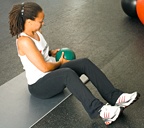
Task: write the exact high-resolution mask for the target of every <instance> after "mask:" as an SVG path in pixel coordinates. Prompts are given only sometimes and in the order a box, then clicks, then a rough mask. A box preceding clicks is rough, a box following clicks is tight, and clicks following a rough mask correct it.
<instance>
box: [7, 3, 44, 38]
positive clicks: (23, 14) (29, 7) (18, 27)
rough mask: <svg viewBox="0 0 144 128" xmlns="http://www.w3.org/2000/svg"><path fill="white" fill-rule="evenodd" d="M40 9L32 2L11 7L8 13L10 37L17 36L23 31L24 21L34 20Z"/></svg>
mask: <svg viewBox="0 0 144 128" xmlns="http://www.w3.org/2000/svg"><path fill="white" fill-rule="evenodd" d="M39 12H42V8H41V7H40V6H39V5H38V4H37V3H34V2H25V3H22V4H16V5H13V8H12V10H11V11H10V12H9V29H10V34H11V35H12V36H17V37H18V35H19V34H20V33H21V32H23V31H24V24H25V21H26V19H31V20H35V18H36V17H37V15H38V13H39Z"/></svg>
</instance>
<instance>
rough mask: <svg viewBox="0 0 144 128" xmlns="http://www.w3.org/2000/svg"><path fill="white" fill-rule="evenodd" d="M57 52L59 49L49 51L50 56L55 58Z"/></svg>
mask: <svg viewBox="0 0 144 128" xmlns="http://www.w3.org/2000/svg"><path fill="white" fill-rule="evenodd" d="M59 50H60V49H54V50H50V52H51V56H53V57H55V56H56V53H57V52H58V51H59Z"/></svg>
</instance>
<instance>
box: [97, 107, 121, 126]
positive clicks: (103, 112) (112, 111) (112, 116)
mask: <svg viewBox="0 0 144 128" xmlns="http://www.w3.org/2000/svg"><path fill="white" fill-rule="evenodd" d="M120 113H121V109H120V107H119V106H111V105H108V104H106V105H104V106H103V107H102V108H101V109H100V117H101V118H102V119H103V120H104V122H105V124H106V125H109V124H111V123H112V122H114V121H115V120H116V119H117V118H118V116H119V115H120Z"/></svg>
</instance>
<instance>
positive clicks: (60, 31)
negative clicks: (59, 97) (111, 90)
mask: <svg viewBox="0 0 144 128" xmlns="http://www.w3.org/2000/svg"><path fill="white" fill-rule="evenodd" d="M31 1H36V2H38V3H39V4H40V5H41V6H42V7H43V9H44V11H45V25H44V27H43V33H44V35H45V38H46V40H47V41H48V43H49V45H50V46H51V48H52V49H53V48H61V47H69V48H71V49H73V50H74V51H75V53H76V55H77V58H81V57H88V58H89V59H91V60H92V61H93V62H94V63H95V64H96V65H97V66H98V67H99V68H101V69H102V71H103V72H104V73H105V74H106V75H107V77H108V78H109V79H110V80H111V82H112V83H113V84H114V86H115V87H117V88H119V89H122V90H123V91H126V92H133V91H135V90H136V91H138V92H140V93H141V98H140V99H139V101H138V102H136V103H135V104H133V105H132V106H130V107H129V108H127V109H126V110H125V111H124V114H123V115H121V116H120V117H119V119H118V120H117V121H116V122H115V123H113V124H112V125H110V126H108V127H109V128H143V127H144V123H143V122H144V115H143V113H144V110H143V105H144V99H143V94H144V91H143V88H144V87H143V85H144V79H143V76H144V36H143V35H144V28H143V25H142V24H141V23H140V21H139V20H138V19H131V18H129V17H128V16H127V15H126V14H125V13H124V12H123V10H122V8H121V4H120V0H31ZM16 2H22V0H9V1H8V0H2V1H1V4H0V34H1V36H0V60H1V62H0V85H2V84H4V83H5V82H7V81H9V80H10V79H12V78H14V77H15V76H17V75H19V74H20V73H21V72H23V70H22V66H21V63H20V61H19V58H18V57H17V52H16V47H15V38H11V36H10V35H9V26H8V12H9V10H10V8H11V5H12V4H14V3H16ZM86 86H88V87H89V88H90V89H91V91H92V92H93V94H94V95H95V96H96V97H98V98H99V99H100V100H102V101H104V100H103V99H102V98H101V96H100V95H99V93H98V92H97V90H96V89H95V88H94V87H93V86H92V84H91V83H90V82H89V83H88V84H87V85H86ZM104 102H105V101H104ZM33 128H106V126H105V125H104V123H103V121H102V120H101V119H100V118H97V119H95V120H91V119H90V118H89V116H88V115H87V113H86V112H85V110H84V108H83V107H82V105H81V104H80V103H79V101H78V100H77V99H76V98H75V97H74V96H71V97H69V99H68V100H66V101H65V102H63V103H62V104H61V105H60V106H59V107H57V108H56V109H55V110H53V111H52V112H51V113H50V114H48V115H47V116H46V117H45V118H43V119H42V120H41V121H40V122H38V123H37V124H36V125H35V126H33Z"/></svg>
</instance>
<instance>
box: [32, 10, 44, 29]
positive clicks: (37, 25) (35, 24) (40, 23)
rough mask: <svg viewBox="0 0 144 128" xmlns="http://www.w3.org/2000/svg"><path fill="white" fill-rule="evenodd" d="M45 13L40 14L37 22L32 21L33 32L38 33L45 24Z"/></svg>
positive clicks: (36, 19)
mask: <svg viewBox="0 0 144 128" xmlns="http://www.w3.org/2000/svg"><path fill="white" fill-rule="evenodd" d="M43 20H44V12H43V11H42V12H39V13H38V15H37V17H36V18H35V20H32V26H33V31H38V30H40V28H41V27H42V26H43V24H44V21H43Z"/></svg>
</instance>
